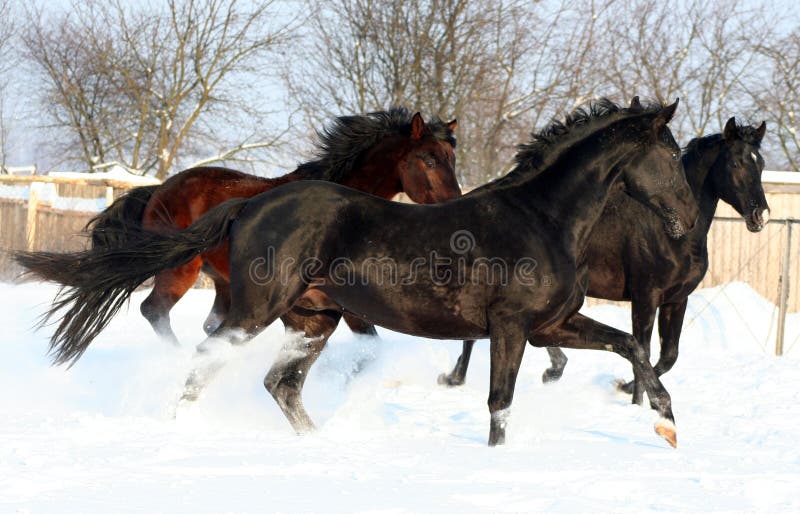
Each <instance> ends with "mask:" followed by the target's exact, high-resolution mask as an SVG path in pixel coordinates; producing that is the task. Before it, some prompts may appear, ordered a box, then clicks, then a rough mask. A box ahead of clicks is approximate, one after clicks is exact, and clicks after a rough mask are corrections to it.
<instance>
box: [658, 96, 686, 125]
mask: <svg viewBox="0 0 800 514" xmlns="http://www.w3.org/2000/svg"><path fill="white" fill-rule="evenodd" d="M680 100H681V99H680V98H676V99H675V102H674V103H671V104H669V105H667V106H666V107H664V108H663V109H661V112H659V113H658V116H656V122H655V128H656V130H659V129H661V128H662V127H665V126H666V125H667V123H669V122H670V120H671V119H672V117H673V116H675V110H676V109H677V108H678V102H680Z"/></svg>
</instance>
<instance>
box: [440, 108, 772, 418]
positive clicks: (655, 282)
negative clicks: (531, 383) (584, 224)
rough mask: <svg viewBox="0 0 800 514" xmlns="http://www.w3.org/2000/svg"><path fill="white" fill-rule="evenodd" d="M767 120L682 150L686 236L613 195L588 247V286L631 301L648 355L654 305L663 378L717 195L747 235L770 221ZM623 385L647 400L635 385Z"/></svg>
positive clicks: (554, 371)
mask: <svg viewBox="0 0 800 514" xmlns="http://www.w3.org/2000/svg"><path fill="white" fill-rule="evenodd" d="M766 129H767V124H766V122H762V123H761V125H759V126H758V127H754V126H750V125H737V124H736V118H735V117H732V118H730V119H729V120H728V121H727V123H726V124H725V127H724V129H723V131H722V133H721V134H720V133H718V134H713V135H708V136H704V137H700V138H695V139H692V140H691V141H690V142H689V144H688V145H687V146H686V149H685V151H684V153H683V157H682V160H683V166H684V169H685V170H686V179H687V181H688V182H689V186H690V187H691V189H692V197H693V198H694V200H695V202H696V203H697V206H698V208H699V209H700V217H699V218H698V222H697V225H695V227H694V228H693V229H692V230H690V231H689V232H687V234H686V236H685V237H682V238H680V239H674V238H671V237H668V236H667V235H665V233H664V231H663V230H662V227H661V226H662V221H661V220H660V219H659V218H658V216H655V215H654V214H653V212H652V211H650V210H648V209H646V208H643V207H642V205H641V204H640V203H639V202H636V201H635V200H633V199H631V198H630V197H629V196H627V195H625V194H624V193H622V192H615V193H612V195H611V196H610V198H609V200H608V204H607V205H606V207H605V210H604V211H603V214H602V216H601V217H600V221H599V222H598V223H597V226H596V227H595V229H594V231H593V232H592V236H591V238H590V239H589V246H588V248H587V252H588V260H589V290H588V293H587V296H591V297H593V298H602V299H605V300H615V301H626V302H631V322H632V327H633V335H634V337H636V340H637V341H638V342H639V343H640V344H641V345H642V346H643V348H644V350H645V353H646V354H647V355H648V357H649V355H650V339H651V337H652V334H653V325H654V324H655V317H656V310H658V332H659V340H660V345H661V351H660V354H659V359H658V362H657V363H656V365H655V371H656V374H658V375H659V376H661V375H663V374H664V373H666V372H667V371H669V370H670V369H672V366H673V365H674V364H675V362H676V361H677V359H678V345H679V341H680V335H681V329H682V327H683V319H684V316H685V314H686V304H687V301H688V298H689V295H690V294H691V293H692V292H694V290H695V289H696V288H697V286H698V285H699V284H700V282H701V281H702V280H703V277H704V276H705V274H706V271H707V270H708V248H707V237H708V231H709V229H710V228H711V222H712V221H713V220H714V213H715V212H716V209H717V204H718V203H719V201H720V200H722V201H724V202H726V203H727V204H729V205H730V206H731V207H733V208H734V209H735V210H736V212H738V213H739V214H740V215H741V216H742V217H743V218H744V220H745V222H746V224H747V229H748V230H749V231H750V232H759V231H761V229H763V228H764V226H766V223H767V220H768V213H769V206H768V205H767V200H766V197H765V196H764V188H763V187H762V185H761V172H762V171H763V169H764V159H763V157H762V156H761V153H760V147H761V141H762V139H763V138H764V134H765V133H766ZM474 343H475V341H464V344H463V350H462V353H461V355H460V356H459V358H458V360H457V361H456V365H455V367H454V369H453V370H452V371H451V372H450V373H449V374H446V375H445V374H442V375H441V376H440V377H439V383H441V384H445V385H450V386H455V385H461V384H463V383H464V380H465V378H466V373H467V367H468V366H469V359H470V354H471V352H472V346H473V345H474ZM547 351H548V353H549V354H550V361H551V367H550V368H548V369H547V370H545V372H544V374H543V376H542V380H543V381H544V382H549V381H552V380H558V379H559V378H560V377H561V375H562V374H563V372H564V367H565V366H566V364H567V357H566V355H564V352H562V351H561V350H560V349H558V348H548V349H547ZM620 388H621V389H622V390H623V391H625V392H627V393H630V394H632V396H633V397H632V400H633V402H634V403H641V402H642V388H641V386H640V387H636V382H635V381H631V382H628V383H626V384H622V385H621V386H620Z"/></svg>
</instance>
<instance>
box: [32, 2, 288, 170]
mask: <svg viewBox="0 0 800 514" xmlns="http://www.w3.org/2000/svg"><path fill="white" fill-rule="evenodd" d="M281 19H282V17H281V16H280V15H279V12H278V10H277V8H276V6H275V5H273V2H263V3H259V4H258V5H252V4H248V5H247V6H245V7H242V6H240V5H239V3H238V2H237V1H236V0H170V1H168V2H166V5H165V6H163V7H152V6H148V7H144V8H136V7H131V6H130V5H128V4H126V3H125V4H124V3H123V2H122V1H121V0H113V1H111V2H104V1H102V0H88V1H86V2H81V3H76V4H74V5H73V6H72V8H71V10H70V11H69V12H67V13H66V14H64V15H63V16H60V17H59V16H56V19H55V21H56V23H54V20H52V19H49V18H48V17H46V16H43V14H42V12H41V11H40V10H38V11H37V10H31V11H29V22H30V23H29V27H28V29H27V30H26V33H25V35H24V37H23V42H24V44H25V47H26V49H27V53H28V56H29V57H30V59H31V60H32V61H33V62H34V63H35V64H36V65H37V66H38V68H39V69H40V70H41V71H42V72H43V74H44V76H45V77H46V79H47V82H46V84H47V86H46V96H45V101H46V105H47V106H49V114H50V117H51V119H52V120H53V122H54V123H55V124H56V125H58V126H60V127H64V128H65V129H67V130H68V131H69V132H70V133H72V134H73V137H74V139H75V140H76V141H77V143H76V141H73V142H72V143H73V144H72V145H71V149H77V150H78V151H77V152H73V154H74V157H77V158H78V159H79V160H81V161H83V162H84V163H86V164H87V165H89V166H90V167H91V166H95V165H97V164H99V163H104V162H108V161H110V160H115V161H119V162H121V163H123V164H125V165H126V166H128V167H129V168H132V169H136V170H141V171H142V172H148V171H154V172H155V174H156V176H157V177H159V178H164V177H166V175H167V174H168V173H169V171H170V170H171V169H172V168H173V167H175V166H176V164H177V163H178V162H179V161H180V159H181V158H182V157H183V158H184V160H188V159H187V158H188V157H192V156H197V158H199V155H198V154H200V153H201V150H200V148H201V147H202V146H212V148H216V150H214V152H213V153H215V154H218V156H217V157H218V158H228V159H230V158H234V157H235V156H236V155H237V154H238V153H239V152H242V151H252V150H253V149H256V148H264V147H269V146H272V145H274V144H276V142H277V138H276V136H275V134H272V135H269V134H266V132H267V131H266V130H264V129H263V125H262V122H263V118H264V116H265V115H267V114H268V109H267V106H253V105H250V104H251V103H252V102H253V99H254V98H258V95H257V94H256V93H255V91H256V89H255V88H256V87H257V86H258V84H260V83H262V80H263V78H265V75H266V74H267V70H268V62H269V61H268V60H267V58H268V57H269V56H271V55H274V52H275V51H276V50H278V49H279V48H280V45H282V44H284V43H285V42H286V41H287V40H288V39H289V38H290V31H291V21H281ZM244 77H248V78H247V79H246V80H237V79H243V78H244ZM259 79H262V80H259ZM211 115H213V116H214V121H213V122H210V121H209V120H208V119H207V118H209V117H210V116H211ZM231 120H235V122H236V125H234V126H235V127H239V126H241V125H242V121H243V120H249V122H250V126H251V127H252V128H251V130H250V134H244V135H243V134H242V131H241V130H238V131H234V130H229V131H228V132H229V134H228V136H230V135H231V133H233V132H237V133H236V134H235V137H236V138H237V141H236V142H235V143H234V142H229V141H228V139H227V138H226V137H225V134H224V132H225V130H226V129H225V122H230V121H231ZM265 136H266V137H265ZM256 137H257V138H258V139H257V140H255V138H256ZM242 141H244V142H242ZM222 142H225V143H222ZM220 143H222V144H226V145H227V147H224V148H220V146H219V145H220ZM204 153H205V154H206V155H205V157H206V158H208V153H209V152H208V151H205V152H204ZM206 160H208V159H206Z"/></svg>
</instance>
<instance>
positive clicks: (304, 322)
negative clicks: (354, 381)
mask: <svg viewBox="0 0 800 514" xmlns="http://www.w3.org/2000/svg"><path fill="white" fill-rule="evenodd" d="M341 316H342V314H341V313H340V312H338V311H334V310H326V311H322V312H311V311H306V310H305V309H298V308H295V309H292V310H291V311H290V312H287V313H286V314H284V315H283V316H281V319H282V320H283V322H284V324H285V325H286V327H287V329H291V330H293V331H297V332H295V333H294V334H293V337H292V338H291V339H290V340H289V341H287V343H286V344H285V345H284V347H283V348H282V349H281V352H280V353H279V354H278V356H277V357H276V358H275V362H274V363H273V365H272V367H271V368H270V370H269V372H268V373H267V375H266V377H264V387H266V389H267V391H269V393H270V394H271V395H272V397H273V398H275V401H276V402H277V404H278V406H279V407H280V408H281V410H282V411H283V414H284V415H285V416H286V419H287V420H289V423H290V424H291V425H292V428H294V430H295V431H296V432H297V433H298V434H302V433H305V432H309V431H311V430H313V429H314V422H313V421H311V417H310V416H309V415H308V413H307V412H306V409H305V407H304V406H303V397H302V395H303V384H305V381H306V378H307V377H308V371H309V369H311V366H312V365H313V364H314V362H315V361H316V360H317V358H318V357H319V355H320V353H321V352H322V349H323V348H325V345H326V344H327V342H328V338H329V337H330V336H331V334H333V331H334V330H336V326H337V325H338V324H339V320H340V319H341Z"/></svg>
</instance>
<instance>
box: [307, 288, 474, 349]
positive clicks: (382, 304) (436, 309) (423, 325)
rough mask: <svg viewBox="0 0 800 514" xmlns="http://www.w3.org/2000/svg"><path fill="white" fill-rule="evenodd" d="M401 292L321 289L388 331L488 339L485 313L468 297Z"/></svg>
mask: <svg viewBox="0 0 800 514" xmlns="http://www.w3.org/2000/svg"><path fill="white" fill-rule="evenodd" d="M402 289H403V288H402V287H401V288H397V289H392V288H389V289H377V288H372V287H357V286H356V287H354V286H350V287H347V288H327V287H323V288H322V290H323V291H325V293H326V294H328V295H329V296H330V297H331V298H332V299H333V300H334V301H335V302H336V303H337V304H339V305H340V306H341V307H342V308H344V309H345V310H347V311H349V312H351V313H353V314H355V315H357V316H359V317H361V318H362V319H364V320H366V321H368V322H370V323H372V324H374V325H378V326H380V327H384V328H387V329H389V330H393V331H396V332H402V333H405V334H409V335H414V336H419V337H429V338H433V339H472V338H480V337H486V334H487V329H486V316H485V310H484V308H483V307H482V306H480V305H477V304H476V303H475V302H474V301H473V300H471V299H470V298H471V297H469V296H468V295H467V298H466V299H465V300H462V299H459V295H458V294H455V295H441V296H440V295H437V294H436V292H435V291H434V292H433V293H432V294H424V295H423V294H415V293H413V292H409V291H403V290H402Z"/></svg>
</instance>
